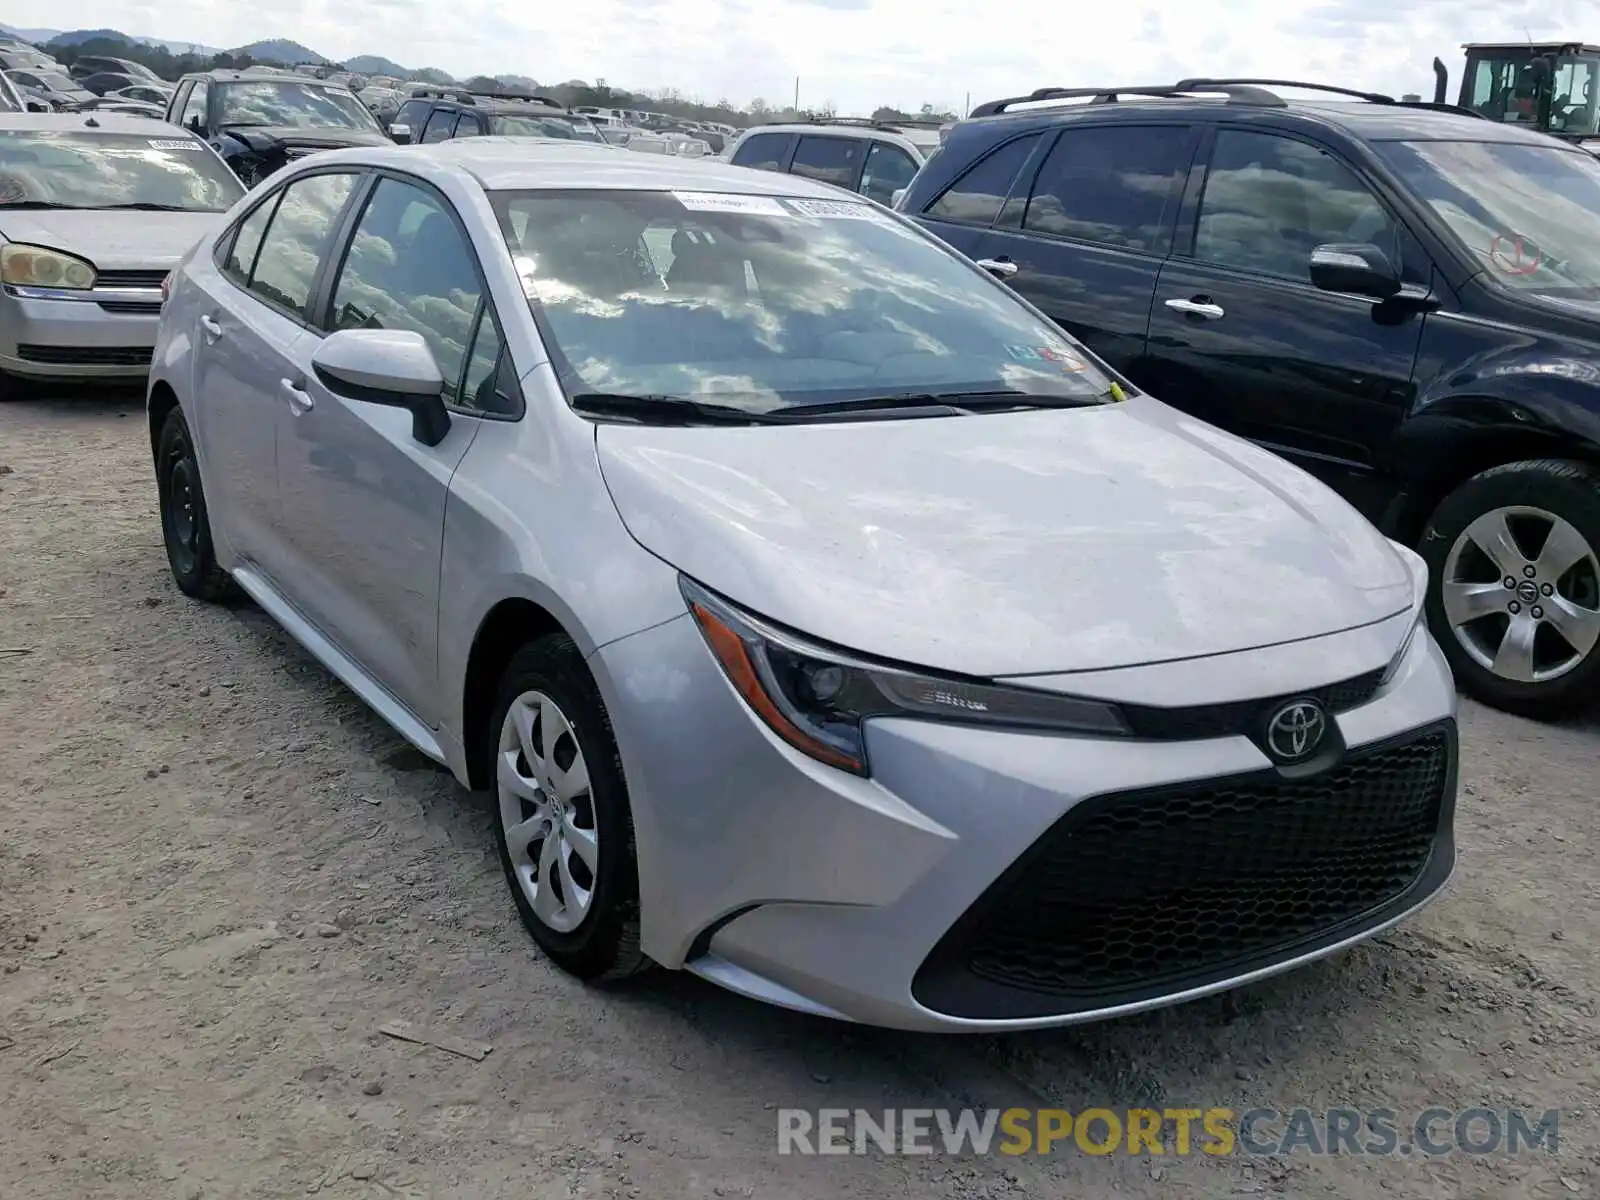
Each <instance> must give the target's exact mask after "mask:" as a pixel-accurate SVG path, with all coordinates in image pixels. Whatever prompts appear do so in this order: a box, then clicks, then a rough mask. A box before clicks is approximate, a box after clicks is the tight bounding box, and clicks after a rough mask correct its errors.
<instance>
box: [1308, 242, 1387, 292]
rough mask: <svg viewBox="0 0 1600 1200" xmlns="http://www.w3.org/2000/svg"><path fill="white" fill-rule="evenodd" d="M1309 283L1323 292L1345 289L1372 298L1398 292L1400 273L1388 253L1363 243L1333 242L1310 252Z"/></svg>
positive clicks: (1343, 290) (1342, 290) (1344, 290)
mask: <svg viewBox="0 0 1600 1200" xmlns="http://www.w3.org/2000/svg"><path fill="white" fill-rule="evenodd" d="M1311 282H1312V284H1313V285H1314V286H1315V287H1317V288H1318V289H1319V290H1321V291H1324V292H1347V293H1349V294H1351V295H1355V296H1366V297H1367V298H1368V299H1371V300H1391V299H1393V298H1394V297H1395V296H1398V295H1399V294H1400V289H1401V284H1400V272H1399V271H1398V270H1396V269H1395V265H1394V264H1393V263H1392V262H1390V261H1389V256H1388V255H1387V254H1385V253H1384V252H1383V251H1382V250H1380V249H1378V247H1376V246H1374V245H1371V244H1370V243H1366V242H1354V243H1350V244H1343V243H1333V244H1330V245H1326V246H1318V247H1317V248H1316V249H1315V250H1313V251H1312V252H1311Z"/></svg>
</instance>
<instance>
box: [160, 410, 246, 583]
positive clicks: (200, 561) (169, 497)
mask: <svg viewBox="0 0 1600 1200" xmlns="http://www.w3.org/2000/svg"><path fill="white" fill-rule="evenodd" d="M156 490H157V493H158V495H159V497H160V503H161V535H162V540H163V541H164V542H165V543H166V548H167V564H168V565H169V566H170V567H171V568H172V578H173V580H174V581H176V583H177V585H178V588H179V590H180V591H182V592H183V594H184V595H186V596H192V597H194V598H195V599H196V600H208V601H212V602H217V601H222V600H226V599H228V598H229V597H231V596H232V595H233V594H234V591H235V585H234V582H233V579H232V577H231V576H229V574H228V573H227V572H226V571H224V570H223V569H222V568H221V567H219V566H218V565H217V556H216V551H215V549H214V548H213V546H212V542H211V520H210V517H209V515H208V514H207V512H206V495H205V489H204V488H202V487H201V486H200V462H199V460H198V459H197V458H196V457H195V453H194V443H193V441H192V440H191V438H190V436H189V425H188V422H186V421H185V420H184V419H183V411H182V410H181V409H178V408H174V409H173V410H172V411H171V412H170V413H168V414H167V419H166V420H165V421H164V422H163V423H162V426H161V435H160V437H159V438H158V439H157V442H156Z"/></svg>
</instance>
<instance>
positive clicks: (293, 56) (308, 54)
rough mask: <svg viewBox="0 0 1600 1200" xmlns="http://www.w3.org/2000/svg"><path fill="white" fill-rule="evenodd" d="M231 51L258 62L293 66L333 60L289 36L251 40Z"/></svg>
mask: <svg viewBox="0 0 1600 1200" xmlns="http://www.w3.org/2000/svg"><path fill="white" fill-rule="evenodd" d="M229 53H231V54H248V55H249V56H250V57H251V58H253V59H255V60H256V61H257V62H261V61H266V62H275V63H283V64H285V65H286V66H291V67H293V66H297V65H298V64H300V63H315V64H316V65H318V66H323V65H325V64H328V63H331V62H332V61H333V60H332V59H329V58H324V57H322V55H320V54H318V53H317V52H316V51H315V50H312V49H310V48H309V47H306V46H302V45H301V44H300V43H299V42H291V41H289V40H288V39H287V38H270V39H268V40H267V41H264V42H251V43H250V44H249V45H248V46H237V47H235V48H234V49H233V50H231V51H230V52H229Z"/></svg>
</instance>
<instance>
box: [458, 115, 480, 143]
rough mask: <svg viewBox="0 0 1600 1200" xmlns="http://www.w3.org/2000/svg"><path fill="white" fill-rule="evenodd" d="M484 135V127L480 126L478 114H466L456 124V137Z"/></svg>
mask: <svg viewBox="0 0 1600 1200" xmlns="http://www.w3.org/2000/svg"><path fill="white" fill-rule="evenodd" d="M482 133H483V127H482V126H481V125H479V124H478V114H477V113H469V112H464V113H462V114H461V119H460V120H459V121H457V122H456V137H478V136H480V135H481V134H482Z"/></svg>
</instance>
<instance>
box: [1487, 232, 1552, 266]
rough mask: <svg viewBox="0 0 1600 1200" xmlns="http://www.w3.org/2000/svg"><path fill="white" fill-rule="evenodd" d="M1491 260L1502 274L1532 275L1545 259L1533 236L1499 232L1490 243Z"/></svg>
mask: <svg viewBox="0 0 1600 1200" xmlns="http://www.w3.org/2000/svg"><path fill="white" fill-rule="evenodd" d="M1489 261H1490V262H1491V263H1493V264H1494V267H1495V270H1497V271H1499V272H1500V273H1501V274H1502V275H1532V274H1533V273H1534V272H1535V271H1537V270H1538V269H1539V264H1540V263H1541V262H1543V261H1544V254H1543V253H1542V252H1541V251H1540V249H1539V244H1538V243H1537V242H1535V241H1534V240H1533V239H1532V238H1525V237H1523V236H1521V235H1520V234H1506V233H1497V234H1495V235H1494V241H1492V242H1490V243H1489Z"/></svg>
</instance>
